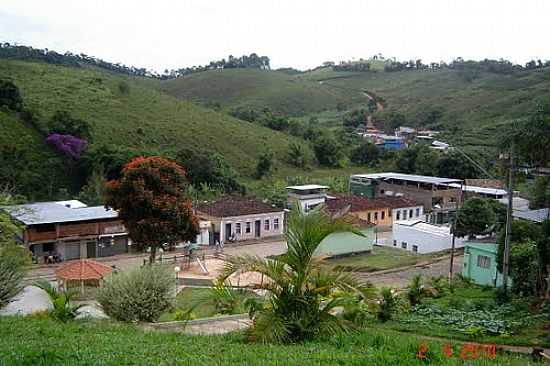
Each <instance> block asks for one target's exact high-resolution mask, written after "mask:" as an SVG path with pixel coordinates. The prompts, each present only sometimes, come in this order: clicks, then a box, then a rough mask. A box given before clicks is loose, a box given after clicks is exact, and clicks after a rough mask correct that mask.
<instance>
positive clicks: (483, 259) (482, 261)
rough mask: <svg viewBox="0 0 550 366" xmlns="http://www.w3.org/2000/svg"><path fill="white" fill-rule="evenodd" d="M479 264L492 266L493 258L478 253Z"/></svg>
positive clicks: (487, 266)
mask: <svg viewBox="0 0 550 366" xmlns="http://www.w3.org/2000/svg"><path fill="white" fill-rule="evenodd" d="M477 266H478V267H481V268H491V258H489V257H487V256H486V255H478V256H477Z"/></svg>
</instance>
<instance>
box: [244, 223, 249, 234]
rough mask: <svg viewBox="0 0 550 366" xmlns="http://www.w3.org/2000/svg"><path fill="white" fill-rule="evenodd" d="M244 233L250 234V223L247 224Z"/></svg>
mask: <svg viewBox="0 0 550 366" xmlns="http://www.w3.org/2000/svg"><path fill="white" fill-rule="evenodd" d="M244 232H245V233H247V234H250V222H247V223H246V226H245V229H244Z"/></svg>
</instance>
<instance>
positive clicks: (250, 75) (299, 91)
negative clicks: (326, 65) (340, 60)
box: [160, 69, 346, 116]
mask: <svg viewBox="0 0 550 366" xmlns="http://www.w3.org/2000/svg"><path fill="white" fill-rule="evenodd" d="M160 89H161V90H163V91H165V92H167V93H168V94H170V95H173V96H176V97H178V98H182V99H189V100H193V101H197V102H201V103H204V104H206V105H209V106H213V105H215V104H219V105H220V106H221V107H222V108H224V109H232V108H236V107H247V108H253V109H256V110H262V109H264V108H265V107H268V108H270V109H271V110H273V111H275V112H277V113H280V114H283V115H287V116H299V115H304V114H309V113H315V112H321V111H327V110H335V109H336V105H337V104H338V103H339V102H345V100H346V97H345V96H343V95H342V94H341V93H340V92H338V91H334V90H329V89H327V88H324V87H323V86H322V85H320V84H319V83H318V82H316V81H311V80H307V79H303V78H300V77H296V76H292V75H288V74H286V73H283V72H278V71H261V70H255V69H228V70H215V71H206V72H201V73H196V74H191V75H189V76H185V77H181V78H178V79H173V80H167V81H163V82H162V83H161V85H160Z"/></svg>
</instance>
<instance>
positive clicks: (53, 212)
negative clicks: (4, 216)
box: [4, 200, 118, 225]
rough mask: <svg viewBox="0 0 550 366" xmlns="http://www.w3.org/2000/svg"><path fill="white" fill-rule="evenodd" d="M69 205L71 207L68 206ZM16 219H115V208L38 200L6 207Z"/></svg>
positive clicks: (35, 222) (37, 221)
mask: <svg viewBox="0 0 550 366" xmlns="http://www.w3.org/2000/svg"><path fill="white" fill-rule="evenodd" d="M67 205H69V206H70V207H67ZM4 210H5V211H7V212H8V213H9V214H10V215H11V216H12V217H13V218H14V219H16V220H18V221H20V222H22V223H23V224H25V225H38V224H53V223H61V222H75V221H90V220H101V219H113V218H117V217H118V213H117V212H116V211H114V210H108V209H106V208H105V207H103V206H93V207H87V206H86V205H85V204H84V203H82V202H80V201H74V200H73V201H58V202H38V203H29V204H23V205H16V206H7V207H4Z"/></svg>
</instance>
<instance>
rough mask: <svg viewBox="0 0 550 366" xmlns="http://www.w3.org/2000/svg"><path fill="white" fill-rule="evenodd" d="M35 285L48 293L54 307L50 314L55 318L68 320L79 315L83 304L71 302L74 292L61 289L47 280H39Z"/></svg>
mask: <svg viewBox="0 0 550 366" xmlns="http://www.w3.org/2000/svg"><path fill="white" fill-rule="evenodd" d="M35 286H36V287H38V288H41V289H42V290H44V291H45V292H46V293H47V294H48V297H49V298H50V300H51V302H52V304H53V309H52V310H51V311H50V314H51V316H52V317H53V318H54V319H57V320H60V321H62V322H67V321H69V320H71V319H74V318H75V317H76V316H77V310H78V309H80V308H81V307H82V305H73V304H71V299H72V298H73V295H74V293H73V292H71V291H66V290H63V291H61V290H59V289H57V288H56V287H55V286H53V285H52V284H51V283H50V282H48V281H45V280H42V281H38V282H37V283H35Z"/></svg>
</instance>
